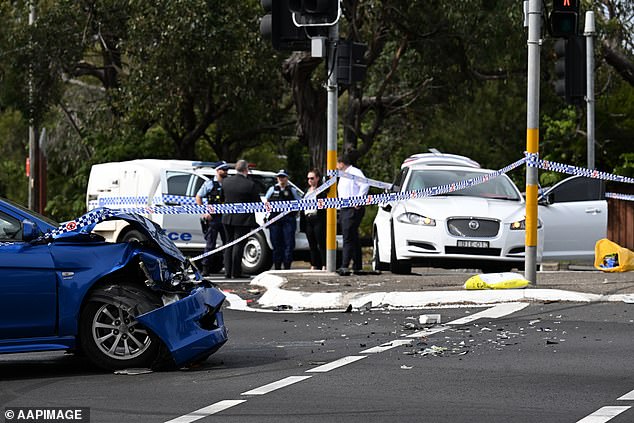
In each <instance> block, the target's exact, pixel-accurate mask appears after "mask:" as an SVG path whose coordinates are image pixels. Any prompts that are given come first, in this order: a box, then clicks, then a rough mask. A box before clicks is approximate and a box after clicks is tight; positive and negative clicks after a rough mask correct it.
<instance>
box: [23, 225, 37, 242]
mask: <svg viewBox="0 0 634 423" xmlns="http://www.w3.org/2000/svg"><path fill="white" fill-rule="evenodd" d="M41 234H42V233H41V232H40V230H39V229H38V228H37V226H35V223H33V222H31V221H30V220H23V221H22V240H23V241H26V242H29V241H33V240H34V239H35V238H37V237H38V236H40V235H41Z"/></svg>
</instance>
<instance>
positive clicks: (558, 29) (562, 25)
mask: <svg viewBox="0 0 634 423" xmlns="http://www.w3.org/2000/svg"><path fill="white" fill-rule="evenodd" d="M578 20H579V0H553V8H552V11H551V12H550V33H551V34H552V36H553V37H571V36H574V35H577V25H578Z"/></svg>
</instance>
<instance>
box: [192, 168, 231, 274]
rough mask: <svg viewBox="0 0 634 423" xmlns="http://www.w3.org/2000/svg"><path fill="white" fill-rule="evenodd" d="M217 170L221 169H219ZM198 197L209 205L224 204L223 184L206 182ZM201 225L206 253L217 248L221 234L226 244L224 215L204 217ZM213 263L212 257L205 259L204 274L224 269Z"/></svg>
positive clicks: (215, 181) (211, 181) (214, 181)
mask: <svg viewBox="0 0 634 423" xmlns="http://www.w3.org/2000/svg"><path fill="white" fill-rule="evenodd" d="M216 169H219V167H218V168H216ZM196 195H197V196H199V197H200V198H206V199H207V204H222V203H224V202H225V195H224V191H223V189H222V184H221V183H220V182H219V181H217V180H216V179H213V180H208V181H205V183H204V184H203V185H202V186H201V187H200V189H199V190H198V193H197V194H196ZM200 224H201V226H202V230H203V235H204V236H205V252H207V251H211V250H214V249H215V248H216V241H217V240H218V234H220V239H221V240H222V243H223V244H225V243H226V234H225V231H224V227H223V225H222V215H220V214H212V215H211V219H205V218H204V217H203V218H201V219H200ZM213 261H214V258H213V257H212V256H207V257H205V258H204V259H203V273H204V274H209V273H214V272H217V271H219V270H220V268H222V265H220V268H217V269H214V266H213V265H212V262H213ZM221 262H222V261H220V263H221ZM216 267H217V266H216Z"/></svg>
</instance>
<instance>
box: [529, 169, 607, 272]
mask: <svg viewBox="0 0 634 423" xmlns="http://www.w3.org/2000/svg"><path fill="white" fill-rule="evenodd" d="M539 204H540V205H539V210H538V215H539V218H540V219H541V220H542V222H543V225H544V231H543V233H544V254H543V260H544V261H548V260H553V261H557V260H570V261H583V262H591V261H593V260H594V246H595V244H596V242H597V241H598V240H599V239H601V238H605V237H606V234H607V222H608V216H607V214H608V206H607V201H606V200H605V184H604V182H603V181H601V180H599V179H592V178H584V177H581V176H573V177H571V178H568V179H565V180H563V181H561V182H560V183H558V184H557V185H555V186H553V187H552V188H551V189H549V190H547V191H546V192H545V193H544V195H543V196H542V197H540V201H539Z"/></svg>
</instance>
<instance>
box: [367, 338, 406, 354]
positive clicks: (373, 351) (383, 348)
mask: <svg viewBox="0 0 634 423" xmlns="http://www.w3.org/2000/svg"><path fill="white" fill-rule="evenodd" d="M412 342H414V340H413V339H397V340H395V341H391V342H386V343H385V344H381V345H379V346H378V347H372V348H368V349H367V350H363V351H361V352H360V353H359V354H376V353H382V352H383V351H387V350H391V349H392V348H396V347H400V346H401V345H412Z"/></svg>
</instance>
